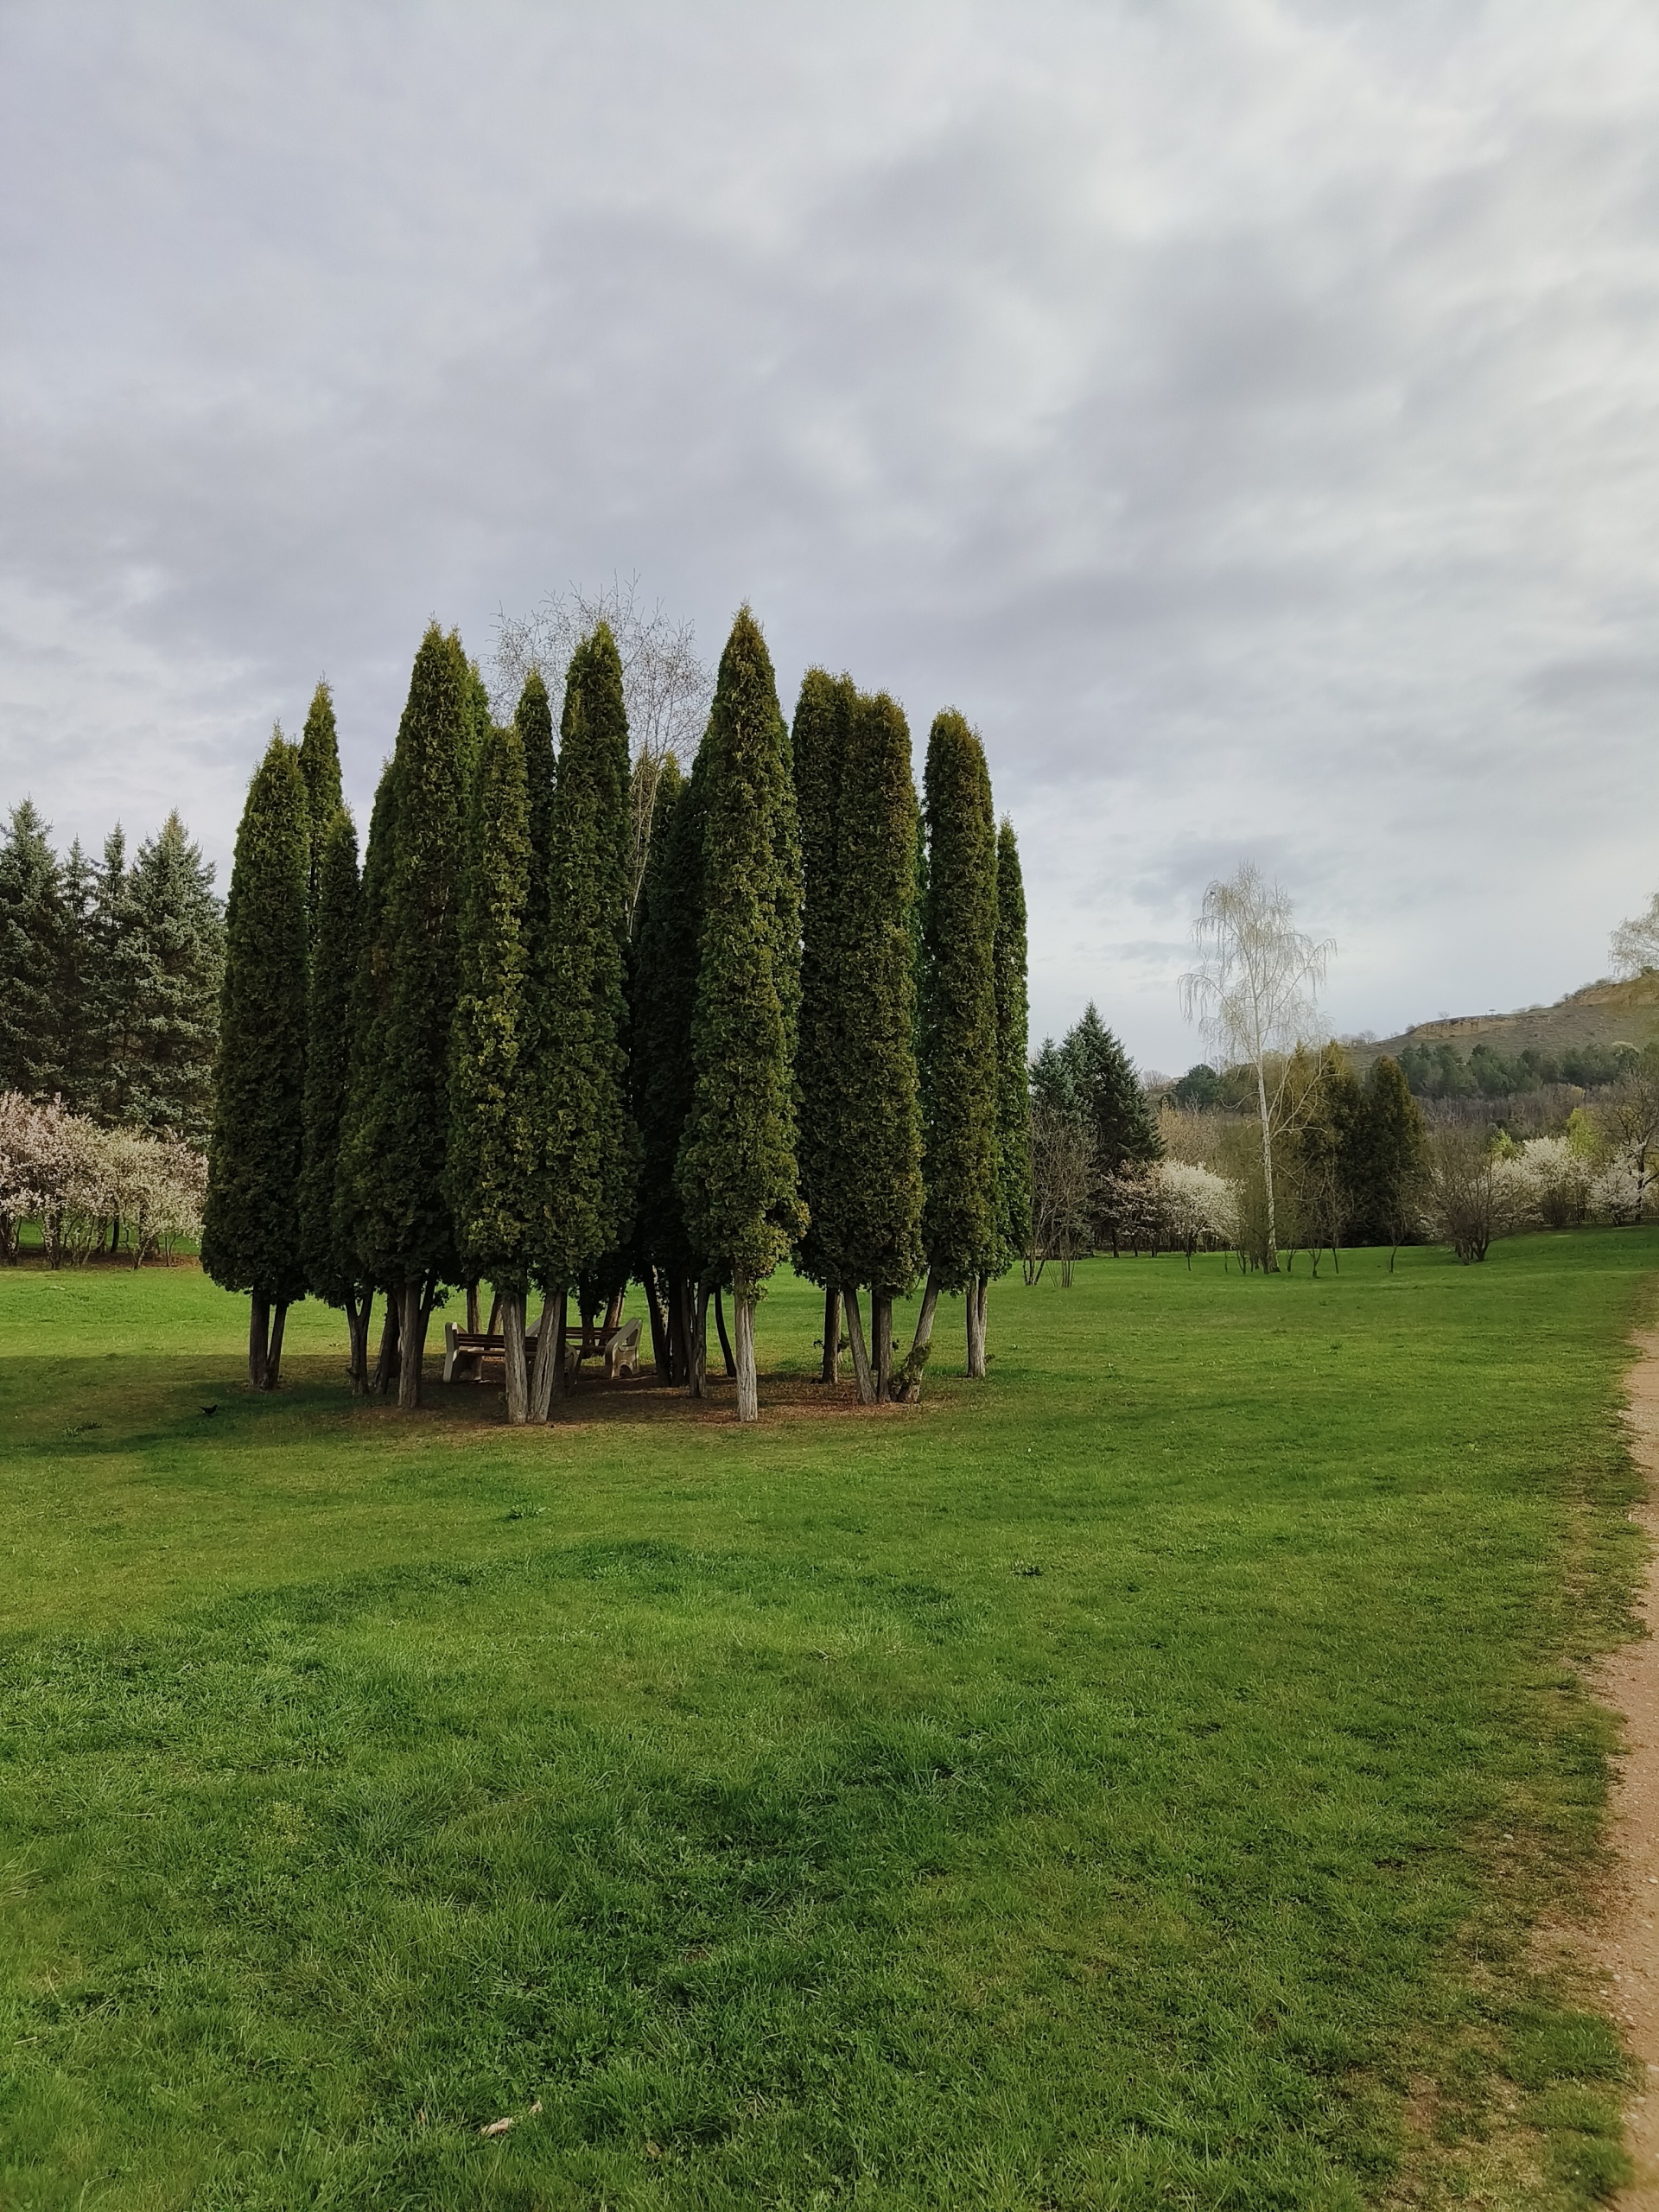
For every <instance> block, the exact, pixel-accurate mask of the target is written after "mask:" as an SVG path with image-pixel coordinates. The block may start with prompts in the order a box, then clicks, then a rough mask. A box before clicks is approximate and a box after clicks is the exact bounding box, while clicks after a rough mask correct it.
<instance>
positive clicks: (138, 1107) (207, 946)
mask: <svg viewBox="0 0 1659 2212" xmlns="http://www.w3.org/2000/svg"><path fill="white" fill-rule="evenodd" d="M296 772H297V771H296ZM109 949H110V956H111V972H110V975H109V976H108V979H107V983H108V993H109V1003H110V1010H111V1024H112V1036H111V1053H110V1059H109V1063H108V1070H109V1076H110V1082H109V1086H108V1090H109V1096H108V1100H107V1103H106V1107H105V1113H106V1116H107V1118H108V1119H110V1120H111V1121H116V1122H124V1123H126V1124H128V1125H129V1126H130V1127H131V1128H142V1129H150V1130H156V1131H162V1130H171V1131H173V1132H174V1133H175V1135H180V1136H185V1137H192V1138H196V1139H201V1138H204V1137H206V1135H207V1132H208V1130H209V1129H210V1128H211V1127H212V1126H213V1065H214V1055H215V1050H216V1046H217V1044H218V1037H219V991H220V986H221V984H222V982H223V981H224V975H225V918H224V915H223V913H222V912H221V911H220V908H219V901H218V899H216V898H215V897H214V896H213V868H212V865H211V864H210V863H209V862H207V861H204V860H203V859H202V857H201V849H200V846H198V845H195V844H193V843H192V842H191V840H190V836H189V834H188V831H187V830H186V829H185V826H184V824H183V823H182V822H181V821H180V819H179V817H178V816H177V814H176V813H175V814H169V815H168V817H167V820H166V821H165V822H164V823H162V827H161V829H160V830H159V831H158V832H157V833H156V836H153V837H147V838H146V839H145V840H144V842H143V844H142V845H141V846H140V847H139V848H138V857H137V861H136V862H135V863H134V865H133V867H132V868H131V869H130V871H129V872H128V873H127V874H126V875H125V877H124V880H123V882H122V883H121V886H120V889H119V905H118V911H117V912H116V914H115V916H114V928H113V931H112V934H111V944H110V948H109Z"/></svg>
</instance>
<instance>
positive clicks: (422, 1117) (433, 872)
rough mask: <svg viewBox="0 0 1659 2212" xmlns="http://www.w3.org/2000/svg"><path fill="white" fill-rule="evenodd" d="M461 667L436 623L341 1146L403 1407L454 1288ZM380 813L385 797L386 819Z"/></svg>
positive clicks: (408, 717) (405, 731)
mask: <svg viewBox="0 0 1659 2212" xmlns="http://www.w3.org/2000/svg"><path fill="white" fill-rule="evenodd" d="M464 671H465V663H464V662H463V661H462V659H461V655H460V652H459V650H458V648H457V646H456V645H455V643H454V640H453V639H450V638H446V637H445V636H444V634H443V632H442V631H441V630H440V629H439V628H438V626H437V625H436V623H433V624H432V625H431V626H430V627H429V629H428V631H427V632H426V635H425V637H424V638H423V639H422V641H421V646H420V650H419V652H417V653H416V656H415V665H414V669H413V671H412V672H411V675H410V688H409V699H408V702H407V704H406V705H405V706H404V713H403V719H402V721H401V722H400V723H399V725H398V729H397V752H396V753H395V755H394V757H393V762H392V768H391V791H390V793H389V795H388V796H389V802H390V803H389V804H388V805H387V807H386V809H385V818H384V819H385V828H386V829H388V830H389V831H390V833H391V834H390V847H389V849H388V850H387V851H386V853H385V860H384V863H383V866H384V879H383V878H382V874H381V870H380V868H378V867H377V864H376V863H377V859H378V855H377V854H376V851H375V844H376V835H375V833H376V830H377V829H379V828H380V827H381V826H382V825H381V822H380V820H378V819H377V821H376V822H375V823H372V825H371V831H370V857H369V865H368V868H366V870H365V877H366V878H368V879H372V886H371V883H370V882H369V881H366V880H365V897H364V922H365V945H364V960H363V962H361V963H359V971H360V970H361V969H362V968H363V967H364V966H366V967H367V968H368V969H369V971H370V974H369V978H368V985H369V988H368V992H367V994H366V995H367V996H368V998H369V1000H370V1001H371V1004H370V1005H369V1006H368V1007H366V1008H365V1013H366V1014H367V1015H368V1017H369V1019H368V1024H367V1026H366V1027H365V1033H364V1035H363V1037H362V1039H361V1040H360V1041H361V1043H362V1045H363V1046H365V1057H364V1060H363V1065H362V1069H361V1080H360V1081H359V1080H358V1078H357V1077H356V1075H355V1074H354V1077H353V1096H352V1103H351V1108H350V1111H349V1113H348V1116H347V1124H346V1141H345V1145H344V1147H343V1156H344V1174H345V1177H346V1179H347V1181H348V1185H349V1189H350V1192H351V1198H352V1201H353V1206H354V1211H355V1214H356V1230H357V1238H358V1252H359V1262H360V1264H361V1265H362V1267H363V1268H364V1272H365V1275H366V1276H367V1278H368V1279H369V1280H370V1281H373V1282H377V1283H384V1284H385V1285H386V1286H387V1288H388V1294H389V1295H394V1296H395V1297H396V1299H397V1306H398V1320H397V1337H398V1369H397V1402H398V1403H399V1405H400V1406H404V1407H406V1408H409V1407H415V1406H418V1405H419V1403H420V1402H421V1362H422V1356H423V1351H424V1350H425V1344H426V1330H427V1323H428V1320H429V1318H430V1315H431V1311H432V1304H433V1300H435V1297H436V1295H437V1292H438V1289H439V1287H440V1286H441V1285H442V1283H444V1282H446V1281H451V1282H453V1281H455V1280H456V1268H457V1262H456V1256H455V1249H454V1224H453V1223H452V1220H451V1217H450V1213H449V1206H448V1199H447V1198H446V1197H445V1195H444V1183H443V1164H444V1154H445V1150H446V1147H447V1142H448V1129H449V1102H448V1067H449V1036H450V1029H451V1027H452V1022H453V1017H454V1004H455V994H456V989H457V969H456V957H455V955H456V946H457V937H458V931H459V921H460V912H459V909H460V890H461V882H460V879H461V865H462V861H463V857H464V852H465V802H466V793H465V776H466V766H467V747H468V745H469V743H470V725H469V723H468V720H467V699H466V694H465V691H464V689H463V684H462V677H463V674H464ZM381 811H382V810H381V805H380V801H379V800H378V799H377V801H376V815H377V817H380V816H381ZM383 883H384V887H383ZM371 891H372V895H371ZM383 902H384V905H383Z"/></svg>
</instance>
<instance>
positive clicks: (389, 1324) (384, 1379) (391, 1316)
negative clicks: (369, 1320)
mask: <svg viewBox="0 0 1659 2212" xmlns="http://www.w3.org/2000/svg"><path fill="white" fill-rule="evenodd" d="M397 1368H398V1357H397V1292H396V1291H395V1290H388V1291H387V1293H386V1311H385V1319H383V1320H382V1322H381V1324H380V1356H379V1357H378V1359H377V1360H376V1361H375V1363H374V1395H375V1396H376V1397H377V1398H389V1397H390V1396H391V1386H392V1384H393V1383H396V1381H397Z"/></svg>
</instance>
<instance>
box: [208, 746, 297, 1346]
mask: <svg viewBox="0 0 1659 2212" xmlns="http://www.w3.org/2000/svg"><path fill="white" fill-rule="evenodd" d="M309 880H310V838H309V832H308V827H307V822H306V802H305V785H304V784H303V782H302V779H301V776H300V768H299V762H298V760H297V758H296V754H295V750H294V747H292V746H291V745H289V743H288V742H287V741H286V740H285V739H284V738H283V734H282V733H281V732H280V730H279V731H277V733H276V734H274V735H273V736H272V738H271V741H270V746H269V747H268V748H267V749H266V753H265V757H264V760H263V761H261V763H260V765H259V767H258V769H257V772H256V773H255V775H254V779H253V782H252V785H251V787H250V789H249V791H248V800H247V804H246V806H245V809H244V810H243V814H242V823H241V827H240V829H238V831H237V837H236V858H235V862H234V865H233V867H232V874H231V896H230V904H229V908H228V912H227V914H226V959H225V976H224V994H223V1000H222V1004H221V1011H220V1016H219V1039H220V1055H219V1071H218V1084H217V1093H216V1103H215V1109H214V1116H213V1147H212V1150H211V1151H210V1153H209V1155H208V1170H207V1201H206V1204H205V1205H204V1207H203V1210H202V1231H201V1264H202V1268H203V1269H204V1271H205V1272H206V1273H207V1274H209V1275H211V1276H212V1277H213V1281H215V1282H216V1283H218V1284H219V1287H220V1288H221V1289H224V1290H245V1291H247V1292H249V1293H250V1294H251V1311H250V1319H249V1328H248V1380H249V1382H250V1383H251V1385H252V1387H253V1388H254V1389H257V1390H258V1389H265V1390H269V1389H275V1388H276V1387H277V1381H278V1378H279V1375H280V1371H281V1365H282V1351H283V1319H284V1317H285V1315H286V1313H287V1311H288V1307H289V1303H290V1302H291V1301H292V1300H295V1299H296V1298H303V1297H304V1295H305V1269H304V1265H303V1262H302V1256H301V1250H300V1205H299V1200H300V1166H301V1128H302V1102H303V1094H304V1088H305V1038H306V996H307V981H308V974H307V940H308V919H307V914H306V899H307V887H308V882H309Z"/></svg>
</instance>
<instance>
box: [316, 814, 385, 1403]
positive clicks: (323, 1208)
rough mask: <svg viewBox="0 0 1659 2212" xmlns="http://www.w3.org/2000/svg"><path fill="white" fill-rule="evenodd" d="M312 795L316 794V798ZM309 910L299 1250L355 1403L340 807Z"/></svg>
mask: <svg viewBox="0 0 1659 2212" xmlns="http://www.w3.org/2000/svg"><path fill="white" fill-rule="evenodd" d="M308 797H309V794H308ZM311 873H312V880H313V882H314V883H315V887H316V897H315V906H313V908H312V910H311V993H310V1000H309V1004H308V1015H307V1023H306V1047H305V1114H304V1132H305V1142H304V1154H303V1163H304V1164H303V1166H302V1169H301V1173H300V1250H301V1255H302V1258H303V1260H304V1262H305V1277H306V1284H307V1287H308V1289H309V1291H310V1293H311V1294H312V1296H313V1297H314V1298H320V1299H321V1300H322V1302H323V1304H324V1305H325V1306H337V1307H339V1308H340V1310H341V1311H343V1312H344V1313H345V1315H346V1329H347V1331H348V1332H349V1337H350V1343H351V1377H352V1395H353V1397H362V1396H364V1395H365V1394H366V1392H367V1390H368V1387H369V1363H368V1336H369V1313H370V1308H371V1306H372V1304H373V1302H374V1287H373V1285H372V1283H369V1282H366V1281H365V1280H364V1278H363V1271H362V1268H360V1266H359V1262H358V1259H357V1255H356V1252H355V1250H354V1249H353V1244H352V1242H351V1240H350V1238H349V1237H347V1236H342V1234H341V1232H340V1212H339V1209H338V1207H337V1205H336V1203H335V1200H336V1194H337V1189H338V1185H339V1180H340V1135H341V1132H342V1129H343V1128H344V1125H345V1119H346V1101H347V1097H348V1095H349V1086H350V1080H351V1058H352V995H353V987H354V984H355V981H356V976H357V964H358V957H359V911H358V910H359V896H360V887H359V881H358V871H357V832H356V830H355V829H353V826H352V817H351V816H350V815H349V814H347V813H346V810H345V808H344V807H343V806H342V807H340V808H339V809H338V810H336V812H335V814H334V819H333V820H332V821H331V822H330V823H328V824H327V828H326V829H324V831H323V835H322V854H321V865H320V866H318V867H316V868H313V870H312V872H311Z"/></svg>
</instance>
